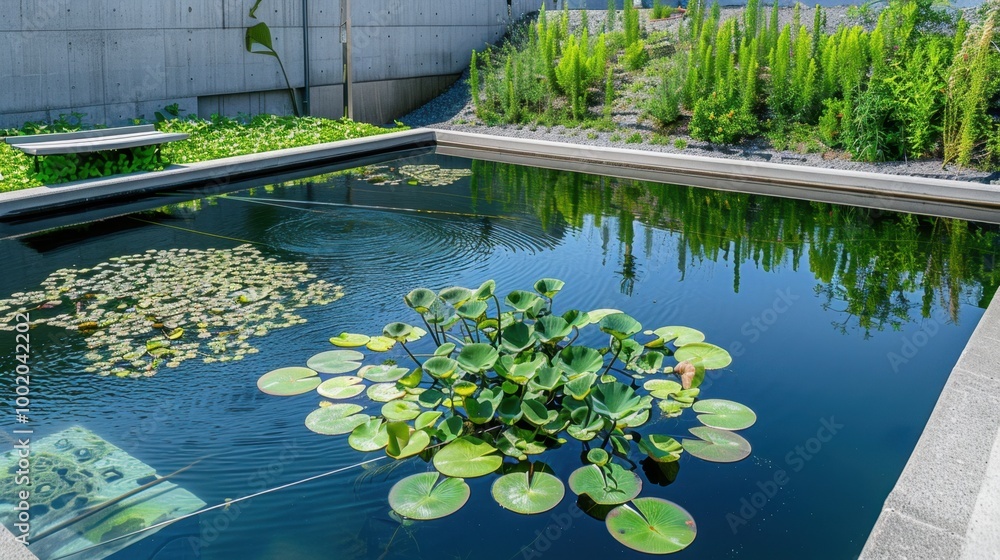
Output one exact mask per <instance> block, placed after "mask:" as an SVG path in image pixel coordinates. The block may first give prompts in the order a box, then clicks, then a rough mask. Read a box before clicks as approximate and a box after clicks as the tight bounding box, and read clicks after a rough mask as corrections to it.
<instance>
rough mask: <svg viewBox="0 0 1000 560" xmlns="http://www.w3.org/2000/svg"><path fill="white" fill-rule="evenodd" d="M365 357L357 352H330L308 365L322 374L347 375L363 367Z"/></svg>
mask: <svg viewBox="0 0 1000 560" xmlns="http://www.w3.org/2000/svg"><path fill="white" fill-rule="evenodd" d="M363 359H365V355H364V354H362V353H361V352H358V351H356V350H330V351H328V352H320V353H319V354H316V355H315V356H313V357H312V358H309V361H308V362H306V365H307V366H309V367H310V368H312V369H314V370H316V371H318V372H320V373H347V372H349V371H354V370H356V369H358V368H359V367H361V360H363Z"/></svg>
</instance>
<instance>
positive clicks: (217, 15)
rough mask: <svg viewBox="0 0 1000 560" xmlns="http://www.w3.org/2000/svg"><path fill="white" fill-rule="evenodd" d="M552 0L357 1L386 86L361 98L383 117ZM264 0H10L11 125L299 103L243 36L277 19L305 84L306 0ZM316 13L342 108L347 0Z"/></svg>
mask: <svg viewBox="0 0 1000 560" xmlns="http://www.w3.org/2000/svg"><path fill="white" fill-rule="evenodd" d="M541 1H542V0H511V3H510V13H509V14H508V3H507V0H353V1H352V14H351V16H352V25H353V41H352V46H353V49H354V56H353V57H352V59H353V64H354V75H353V79H354V81H355V82H357V83H361V84H370V85H368V86H365V87H362V88H361V91H365V92H367V93H372V92H374V95H366V96H365V97H357V99H356V100H357V103H356V104H355V108H356V110H358V112H359V114H361V115H365V116H366V117H367V118H369V120H372V121H373V122H384V121H387V120H391V119H392V118H394V117H396V116H399V115H400V114H402V113H395V114H394V113H393V111H396V110H401V109H400V108H409V107H411V106H412V105H413V104H414V103H417V104H419V103H420V102H423V101H426V99H428V98H429V97H427V98H423V97H421V96H422V95H432V94H433V93H436V92H437V91H440V87H441V83H442V79H444V78H450V79H451V80H454V79H455V78H457V76H458V74H460V73H461V72H462V70H463V69H464V68H465V66H466V65H467V64H468V61H469V54H470V52H471V50H472V49H473V48H481V47H482V46H483V45H485V44H486V43H487V42H494V41H496V40H497V39H499V38H500V37H502V35H503V33H504V30H505V29H506V26H507V25H508V24H509V23H510V21H511V20H512V19H517V18H519V17H521V16H522V15H523V14H525V13H528V12H531V11H534V10H536V9H537V8H538V5H539V4H540V2H541ZM252 4H253V0H157V1H156V2H136V1H135V0H0V52H2V53H4V55H3V56H0V127H7V126H16V125H20V124H21V123H23V122H25V121H28V120H52V119H55V118H58V117H59V115H60V114H68V113H71V112H80V113H85V114H86V115H87V117H86V120H87V121H88V122H91V123H104V124H109V125H114V124H121V123H123V122H125V121H127V120H128V119H132V118H135V117H139V116H145V117H146V118H152V116H153V112H154V111H158V110H162V108H163V107H164V106H166V105H170V104H173V103H177V104H179V105H180V107H181V108H182V109H184V110H185V111H186V112H187V113H192V114H201V115H203V116H207V115H210V114H212V113H221V114H227V115H235V114H237V113H239V112H243V113H251V114H252V113H258V112H268V113H286V114H287V113H290V112H291V106H290V102H289V100H288V96H287V94H286V93H285V91H284V88H285V81H284V78H283V77H282V75H281V71H280V70H279V67H278V64H277V62H276V61H275V59H274V58H272V57H269V56H264V55H258V54H249V53H247V52H245V50H244V46H243V37H244V32H245V29H246V27H249V26H250V25H253V24H255V23H257V22H258V21H263V22H265V23H267V24H268V26H269V27H270V28H271V31H272V34H273V39H274V46H275V50H276V51H277V52H278V53H279V54H280V55H281V59H282V62H283V63H284V65H285V69H286V71H287V72H288V77H289V80H290V81H291V83H292V85H293V87H296V88H302V87H303V86H304V81H305V80H304V71H303V57H302V47H303V36H302V27H301V24H302V2H301V0H264V2H262V3H261V5H260V8H259V9H258V11H257V15H258V20H253V19H251V18H249V17H248V15H247V12H248V10H249V8H250V6H252ZM309 24H310V41H309V43H310V44H309V47H310V57H309V58H310V66H311V68H310V85H311V86H312V89H311V90H310V91H311V93H312V98H313V99H312V104H313V109H314V110H313V114H316V115H321V116H328V117H339V116H341V115H342V108H343V95H342V90H343V87H342V84H343V81H344V76H343V60H342V49H341V44H340V26H341V21H340V0H310V2H309ZM397 80H406V81H407V82H406V83H407V84H409V85H408V87H400V86H399V84H394V83H393V82H395V81H397ZM445 81H447V80H445ZM393 92H398V94H397V93H393ZM418 94H419V95H418ZM418 99H419V102H418V101H417V100H418ZM369 101H371V103H375V104H376V105H377V106H378V107H381V109H372V108H371V107H370V106H369V105H370V103H369ZM404 112H405V110H404Z"/></svg>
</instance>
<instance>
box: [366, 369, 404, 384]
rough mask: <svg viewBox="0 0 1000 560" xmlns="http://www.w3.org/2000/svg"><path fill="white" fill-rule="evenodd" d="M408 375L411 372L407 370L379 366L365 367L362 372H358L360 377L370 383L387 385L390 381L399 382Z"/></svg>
mask: <svg viewBox="0 0 1000 560" xmlns="http://www.w3.org/2000/svg"><path fill="white" fill-rule="evenodd" d="M408 373H410V370H408V369H406V368H401V367H396V366H388V365H379V366H365V367H363V368H361V371H359V372H358V376H359V377H362V378H364V379H367V380H368V381H374V382H376V383H386V382H389V381H399V380H400V379H402V378H403V376H405V375H406V374H408Z"/></svg>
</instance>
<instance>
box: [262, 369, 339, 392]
mask: <svg viewBox="0 0 1000 560" xmlns="http://www.w3.org/2000/svg"><path fill="white" fill-rule="evenodd" d="M322 381H323V380H322V379H320V378H319V377H318V376H317V375H316V371H315V370H312V369H309V368H304V367H286V368H281V369H276V370H274V371H269V372H267V373H265V374H264V375H262V376H260V379H258V380H257V388H258V389H260V390H261V391H263V392H265V393H267V394H268V395H276V396H279V397H287V396H291V395H301V394H303V393H308V392H309V391H312V390H313V389H315V388H316V387H319V384H320V383H321V382H322Z"/></svg>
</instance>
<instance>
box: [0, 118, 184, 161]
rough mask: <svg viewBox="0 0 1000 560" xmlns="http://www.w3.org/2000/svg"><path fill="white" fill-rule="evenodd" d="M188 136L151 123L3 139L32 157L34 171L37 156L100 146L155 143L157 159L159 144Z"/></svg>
mask: <svg viewBox="0 0 1000 560" xmlns="http://www.w3.org/2000/svg"><path fill="white" fill-rule="evenodd" d="M187 137H188V135H187V134H183V133H172V132H160V131H158V130H156V127H154V126H153V125H151V124H144V125H139V126H122V127H118V128H101V129H95V130H81V131H79V132H61V133H55V134H33V135H30V136H8V137H6V138H4V142H6V143H8V144H10V145H11V147H13V148H17V149H18V150H21V151H22V152H24V153H26V154H28V155H30V156H34V157H35V171H36V172H37V171H38V156H50V155H56V154H83V153H91V152H101V151H104V150H124V149H126V148H138V147H141V146H156V157H157V159H160V144H163V143H165V142H176V141H178V140H184V139H186V138H187Z"/></svg>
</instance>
